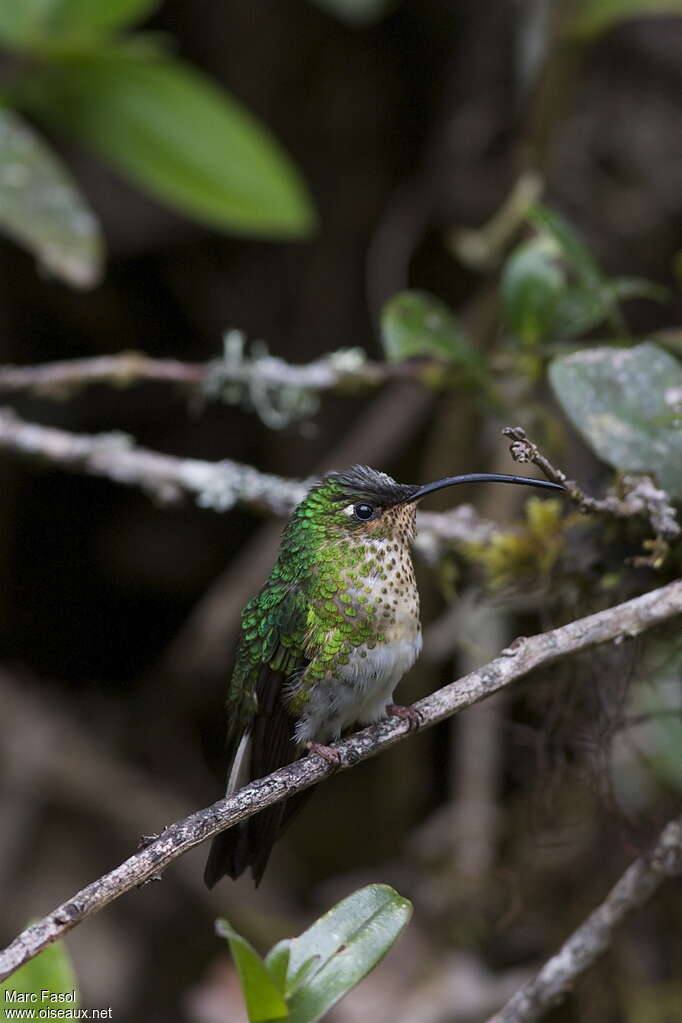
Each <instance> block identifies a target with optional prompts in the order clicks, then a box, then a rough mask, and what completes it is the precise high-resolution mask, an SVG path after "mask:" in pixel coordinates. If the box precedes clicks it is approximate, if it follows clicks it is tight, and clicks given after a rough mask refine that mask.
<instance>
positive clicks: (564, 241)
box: [528, 203, 604, 288]
mask: <svg viewBox="0 0 682 1023" xmlns="http://www.w3.org/2000/svg"><path fill="white" fill-rule="evenodd" d="M528 219H529V221H530V222H531V224H533V225H534V226H535V227H536V228H537V229H538V230H540V231H542V232H544V233H545V234H548V235H549V236H550V237H551V238H553V239H554V241H555V242H556V244H557V245H558V247H559V250H560V252H561V254H562V256H563V257H564V259H565V260H566V263H567V264H568V266H569V267H570V269H571V270H572V271H573V272H574V274H575V275H576V277H577V279H578V281H579V282H580V283H581V284H582V285H584V286H585V287H587V288H595V287H598V286H600V285H601V284H603V281H604V275H603V274H602V272H601V270H600V269H599V267H598V265H597V263H596V262H595V260H594V259H593V257H592V253H591V252H590V250H589V249H588V247H587V245H585V243H584V241H583V240H582V238H581V237H580V236H579V235H578V233H577V232H576V231H575V230H574V229H573V228H572V227H571V225H570V224H569V223H568V221H567V220H565V219H564V217H562V216H561V214H559V213H557V212H556V210H552V209H550V208H549V207H548V206H542V205H541V204H540V203H535V204H534V205H533V206H531V208H530V210H529V212H528Z"/></svg>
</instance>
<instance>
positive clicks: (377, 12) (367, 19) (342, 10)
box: [312, 0, 397, 25]
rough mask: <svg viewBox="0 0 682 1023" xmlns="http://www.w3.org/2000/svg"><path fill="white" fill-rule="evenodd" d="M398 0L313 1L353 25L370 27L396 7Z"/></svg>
mask: <svg viewBox="0 0 682 1023" xmlns="http://www.w3.org/2000/svg"><path fill="white" fill-rule="evenodd" d="M396 2H397V0H312V3H314V4H315V5H316V6H317V7H321V8H322V10H324V11H328V13H329V14H333V15H334V16H335V17H337V18H339V19H340V20H341V21H346V22H349V23H350V24H351V25H368V24H370V23H371V22H373V21H378V20H379V18H383V16H384V15H385V14H386V13H387V12H388V11H390V10H391V9H392V8H393V7H395V5H396Z"/></svg>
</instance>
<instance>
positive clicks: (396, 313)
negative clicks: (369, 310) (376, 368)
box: [381, 291, 481, 365]
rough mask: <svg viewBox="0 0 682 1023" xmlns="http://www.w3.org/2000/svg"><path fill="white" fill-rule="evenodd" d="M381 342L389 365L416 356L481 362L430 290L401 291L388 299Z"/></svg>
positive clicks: (382, 322) (448, 310) (382, 316)
mask: <svg viewBox="0 0 682 1023" xmlns="http://www.w3.org/2000/svg"><path fill="white" fill-rule="evenodd" d="M381 341H382V344H383V348H384V355H385V357H386V360H387V362H402V361H403V360H404V359H411V358H414V357H415V356H426V357H428V358H431V359H443V360H444V361H447V362H460V363H472V364H473V363H475V364H476V365H479V364H480V361H481V360H480V356H479V354H478V352H477V351H476V350H475V349H474V348H472V346H471V345H470V344H469V341H468V340H467V338H466V335H465V334H464V331H463V330H462V328H461V327H460V325H459V323H458V322H457V320H456V319H455V316H454V314H453V313H452V312H451V310H450V309H449V308H448V306H447V305H445V303H444V302H441V301H440V299H438V298H436V297H435V296H434V295H430V294H429V293H428V292H427V291H400V292H398V294H397V295H394V296H393V298H391V299H389V300H388V302H387V303H386V304H385V306H384V308H383V309H382V311H381Z"/></svg>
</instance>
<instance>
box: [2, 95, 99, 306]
mask: <svg viewBox="0 0 682 1023" xmlns="http://www.w3.org/2000/svg"><path fill="white" fill-rule="evenodd" d="M0 229H1V230H3V231H4V232H5V234H8V235H10V237H12V238H13V239H14V240H15V241H17V242H19V243H20V244H21V245H24V246H26V248H28V249H29V250H30V251H31V252H33V253H34V254H35V255H36V257H37V259H38V261H39V262H40V263H41V264H42V266H44V267H45V268H46V269H47V270H49V271H50V272H52V273H54V274H55V275H56V276H58V277H61V278H62V280H65V281H66V282H67V283H68V284H71V285H74V286H75V287H81V288H85V287H90V286H92V285H93V284H96V283H97V281H98V280H99V277H100V274H101V270H102V252H103V245H102V237H101V234H100V230H99V226H98V224H97V221H96V220H95V218H94V216H93V215H92V213H91V212H90V209H89V208H88V206H87V203H86V202H85V199H84V198H83V196H82V195H81V194H80V192H79V191H78V190H77V188H76V186H75V185H74V183H73V181H72V180H71V177H70V176H69V174H68V173H67V171H66V169H65V168H64V167H63V166H62V164H61V163H60V162H59V160H58V159H57V157H56V156H55V155H54V154H53V153H52V152H51V151H50V150H49V149H48V148H47V146H46V145H45V143H44V142H43V141H42V140H41V139H40V138H39V137H38V136H37V135H36V134H35V132H34V131H33V129H32V128H31V127H30V125H28V124H26V122H25V121H24V120H23V119H21V118H20V117H18V116H17V115H16V114H13V113H10V111H8V110H2V109H0Z"/></svg>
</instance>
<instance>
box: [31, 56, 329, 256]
mask: <svg viewBox="0 0 682 1023" xmlns="http://www.w3.org/2000/svg"><path fill="white" fill-rule="evenodd" d="M26 97H27V101H28V104H29V106H30V108H31V110H32V111H33V112H34V113H35V114H36V115H38V116H41V117H44V118H45V119H46V120H47V121H49V122H50V123H51V124H53V125H55V126H57V127H60V128H63V129H65V130H67V131H69V132H70V133H71V134H73V135H75V136H76V137H77V138H79V139H81V140H82V141H84V142H86V143H87V144H88V145H90V146H92V147H93V148H94V149H96V150H97V151H98V152H99V153H100V155H102V156H104V157H105V158H106V159H107V160H108V161H109V162H110V163H112V164H113V165H114V166H115V167H117V168H118V169H119V170H120V171H122V172H123V173H125V174H128V175H129V176H130V177H131V178H133V179H134V180H135V181H136V182H137V183H138V184H139V185H141V186H142V187H144V188H147V189H149V191H151V192H152V193H153V194H155V195H157V196H159V197H161V198H163V199H164V200H165V201H166V202H168V203H169V204H170V205H172V206H175V207H176V208H177V209H179V210H181V211H182V212H185V213H188V214H190V215H191V216H193V217H194V218H195V219H197V220H201V221H204V222H206V223H207V224H210V225H211V226H213V227H219V228H225V229H230V230H232V231H238V232H239V233H242V234H253V235H260V234H265V235H269V236H281V237H286V236H297V235H300V234H304V233H308V232H309V231H310V229H311V227H312V223H313V218H312V212H311V209H310V206H309V205H308V202H307V199H306V197H305V193H304V191H303V189H302V187H301V185H300V184H299V181H298V178H297V176H296V173H295V171H294V169H293V167H292V166H291V165H290V163H289V161H288V160H287V158H286V157H285V156H284V154H283V153H281V152H280V151H279V150H278V148H277V147H276V145H275V143H274V141H273V140H272V139H271V138H270V136H269V135H268V134H267V133H266V131H265V130H264V129H263V128H262V127H261V126H260V125H259V124H258V123H257V122H256V121H255V120H254V119H253V118H252V117H251V115H250V114H248V113H247V112H246V111H245V110H244V109H243V108H242V107H241V106H240V105H239V104H238V103H237V102H236V101H235V100H233V99H232V98H231V97H229V96H227V95H226V94H224V93H222V92H220V91H219V90H218V89H217V88H216V87H215V86H213V85H212V84H211V83H210V82H209V81H208V79H206V78H205V77H204V76H203V75H201V74H199V73H198V72H196V71H194V70H193V69H192V68H191V67H189V66H187V65H185V64H183V63H181V62H180V61H177V60H174V59H171V58H169V57H164V56H159V55H154V54H153V53H152V54H147V55H145V56H140V55H139V54H137V53H132V54H131V53H130V52H129V51H128V50H126V49H110V50H107V51H106V52H94V53H88V54H85V55H80V56H71V57H64V58H63V59H61V60H59V61H55V62H54V63H53V65H52V67H51V68H50V69H49V70H48V71H46V72H45V73H44V74H42V75H40V76H37V77H36V79H35V80H34V81H33V82H32V84H31V88H30V90H27V92H26Z"/></svg>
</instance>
